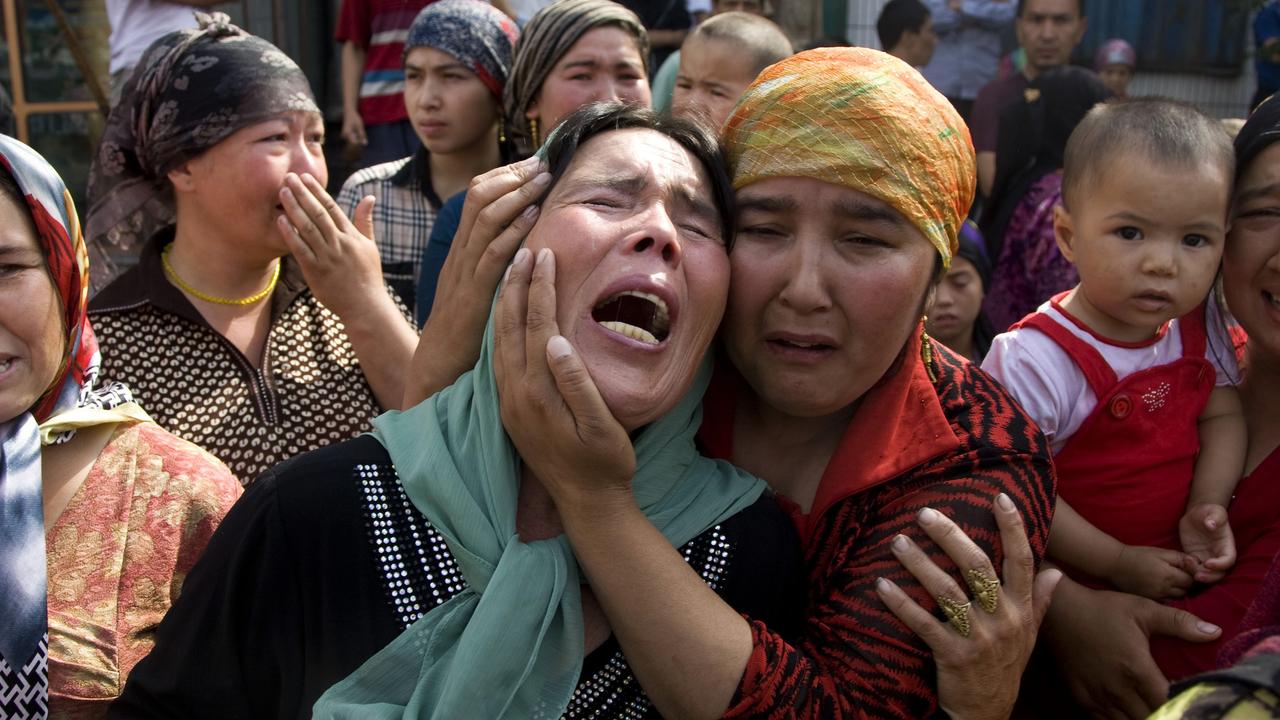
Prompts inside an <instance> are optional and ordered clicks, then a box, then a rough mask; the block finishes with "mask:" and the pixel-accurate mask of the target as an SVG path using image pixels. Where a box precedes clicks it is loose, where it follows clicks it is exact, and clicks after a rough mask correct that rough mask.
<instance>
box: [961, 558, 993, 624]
mask: <svg viewBox="0 0 1280 720" xmlns="http://www.w3.org/2000/svg"><path fill="white" fill-rule="evenodd" d="M964 579H965V580H966V581H967V582H968V583H969V589H970V590H972V591H973V599H974V600H977V601H978V607H980V608H982V609H983V610H985V611H986V612H987V614H988V615H991V614H994V613H995V611H996V608H997V607H998V606H999V605H1000V581H999V580H996V579H995V578H993V577H991V576H990V575H988V574H986V573H985V572H983V571H982V570H976V569H974V568H970V569H968V570H965V571H964Z"/></svg>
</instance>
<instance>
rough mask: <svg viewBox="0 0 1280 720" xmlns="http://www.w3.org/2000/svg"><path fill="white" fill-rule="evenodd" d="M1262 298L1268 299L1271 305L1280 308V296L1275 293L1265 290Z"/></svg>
mask: <svg viewBox="0 0 1280 720" xmlns="http://www.w3.org/2000/svg"><path fill="white" fill-rule="evenodd" d="M1262 298H1263V299H1264V300H1266V301H1267V303H1269V304H1270V305H1271V307H1273V308H1275V309H1277V310H1280V296H1277V295H1274V294H1272V293H1269V292H1267V291H1266V290H1263V291H1262Z"/></svg>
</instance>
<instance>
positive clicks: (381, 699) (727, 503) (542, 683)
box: [313, 315, 764, 719]
mask: <svg viewBox="0 0 1280 720" xmlns="http://www.w3.org/2000/svg"><path fill="white" fill-rule="evenodd" d="M492 357H493V318H492V315H491V316H490V321H489V327H488V328H487V329H486V330H485V338H484V346H483V348H482V350H481V353H480V361H479V362H478V363H476V366H475V369H473V370H472V371H471V372H469V373H467V374H465V375H463V376H462V377H461V378H459V380H458V381H457V382H456V383H454V384H453V385H452V386H450V387H449V388H447V389H445V390H443V391H441V392H440V393H438V394H436V395H434V396H432V397H431V398H429V399H427V400H426V401H424V402H423V403H421V404H420V405H418V406H417V407H414V408H413V409H411V410H408V411H406V412H389V413H386V414H385V415H382V416H381V417H379V418H378V419H376V420H374V423H373V424H374V428H375V429H374V432H373V435H374V437H376V438H377V439H378V441H379V442H381V443H382V444H383V445H384V446H385V447H386V448H387V451H388V453H389V454H390V455H391V459H392V462H393V463H394V464H395V467H396V472H397V474H398V475H399V476H400V482H401V484H402V485H403V486H404V489H405V492H406V493H407V494H408V496H409V499H410V500H412V501H413V504H414V506H415V507H417V508H418V510H419V511H420V512H422V513H423V514H424V515H426V516H427V519H428V520H430V521H431V524H432V525H433V526H435V529H436V530H438V531H439V532H440V534H441V535H443V536H444V538H445V540H446V541H447V542H448V544H449V549H450V550H451V551H452V552H453V555H454V558H455V560H456V561H457V563H458V568H459V569H460V570H461V571H462V574H463V576H465V577H466V579H467V585H468V587H467V589H466V590H464V591H463V592H461V593H459V594H458V595H456V596H454V597H453V598H451V599H450V600H448V601H447V602H445V603H444V604H442V605H439V606H437V607H436V608H434V609H432V610H431V611H430V612H428V613H427V614H426V615H425V616H423V617H422V618H421V619H419V620H418V621H417V622H415V623H414V624H413V625H411V626H410V627H409V628H408V629H407V630H405V631H404V632H403V633H401V634H400V636H399V637H397V638H396V639H395V640H393V641H392V642H391V643H390V644H389V645H387V646H386V647H384V648H383V649H382V650H380V651H378V653H377V654H376V655H374V656H373V657H372V658H370V659H369V660H368V661H366V662H365V663H364V665H362V666H360V668H359V669H357V670H356V671H355V672H354V673H353V674H352V675H351V676H350V677H348V678H346V679H345V680H343V681H342V682H340V683H338V684H337V685H334V686H333V687H331V688H329V690H328V691H327V692H325V694H324V695H323V696H322V697H321V698H320V699H319V700H318V701H317V702H316V705H315V707H314V709H313V710H314V716H315V717H317V718H325V719H327V718H450V719H452V718H521V719H523V718H558V717H560V715H561V714H562V713H563V712H564V710H565V708H566V707H568V704H569V699H570V696H571V695H572V693H573V690H574V687H575V686H576V685H577V682H578V677H579V675H580V674H581V672H582V657H583V630H582V607H581V604H580V601H581V598H580V596H579V585H580V580H579V577H578V566H577V563H576V561H575V560H574V558H573V554H572V551H571V550H570V548H569V544H568V541H567V540H566V539H565V538H564V536H560V537H556V538H551V539H547V540H538V541H535V542H531V543H525V542H521V541H520V539H519V538H518V537H517V536H516V529H515V525H516V493H517V487H518V483H519V463H518V459H519V458H518V457H517V455H516V452H515V448H514V447H513V446H512V445H511V441H510V440H509V439H508V438H507V435H506V432H505V431H504V430H503V427H502V419H501V417H499V414H498V391H497V385H496V382H495V379H494V374H493V364H492ZM710 377H711V362H710V359H709V358H708V359H706V360H704V361H703V363H702V365H701V366H700V367H699V369H698V374H697V377H696V378H695V380H694V382H693V386H692V387H691V388H690V389H689V392H688V393H687V394H686V395H685V397H684V398H683V399H682V400H681V401H680V403H679V404H678V405H677V406H676V407H675V408H674V409H673V410H671V411H670V412H668V413H667V414H666V415H664V416H662V417H661V418H659V419H658V420H657V421H655V422H654V423H652V424H651V425H649V426H647V427H646V428H644V429H643V430H642V431H641V432H640V435H639V437H638V439H637V440H636V441H635V451H636V468H637V469H636V476H635V478H634V480H633V481H632V492H633V493H634V495H635V498H636V502H637V504H639V506H640V508H641V510H643V511H644V513H645V515H646V516H647V517H648V518H649V520H650V521H651V522H652V523H653V524H654V526H656V527H657V528H658V530H660V531H661V532H662V533H663V535H665V536H666V538H667V540H669V541H670V542H671V544H672V545H673V546H676V547H679V546H681V545H683V544H685V543H687V542H689V541H690V540H692V539H693V538H695V537H697V536H698V535H699V534H701V533H702V532H703V531H705V530H706V529H707V528H710V527H712V526H714V525H716V524H717V523H719V522H721V521H723V520H725V519H726V518H728V517H730V516H732V515H734V514H736V513H737V512H739V511H740V510H742V509H743V508H746V507H747V506H749V505H750V504H751V503H753V502H755V500H756V499H757V498H758V497H759V496H760V493H761V491H762V490H763V488H764V483H763V482H762V481H760V480H758V479H756V478H754V477H752V476H750V475H748V474H747V473H745V472H743V471H741V470H738V469H737V468H735V467H733V466H732V465H730V464H728V463H726V462H723V461H717V460H711V459H709V458H705V457H702V456H701V455H699V454H698V452H697V450H696V449H695V447H694V433H695V432H696V431H697V429H698V425H699V423H700V422H701V419H702V409H701V403H702V394H703V392H704V391H705V390H706V387H707V383H708V382H709V381H710Z"/></svg>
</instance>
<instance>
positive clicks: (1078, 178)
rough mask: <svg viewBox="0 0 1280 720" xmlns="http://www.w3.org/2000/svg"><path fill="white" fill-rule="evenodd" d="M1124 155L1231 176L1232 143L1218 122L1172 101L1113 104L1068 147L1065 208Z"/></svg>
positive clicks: (1093, 114) (1093, 115)
mask: <svg viewBox="0 0 1280 720" xmlns="http://www.w3.org/2000/svg"><path fill="white" fill-rule="evenodd" d="M1128 153H1138V154H1139V155H1140V156H1142V157H1144V158H1147V159H1149V160H1151V161H1154V162H1162V163H1169V164H1177V165H1193V164H1195V163H1199V162H1205V161H1208V162H1212V163H1215V164H1216V165H1218V166H1219V167H1221V168H1222V169H1223V170H1224V171H1225V173H1224V177H1225V178H1226V180H1227V181H1228V182H1230V181H1231V179H1232V178H1233V177H1234V176H1235V164H1236V160H1235V152H1234V151H1233V150H1232V147H1231V137H1230V136H1229V135H1227V133H1226V132H1224V131H1223V129H1222V123H1221V122H1220V121H1218V120H1215V119H1214V118H1211V117H1209V116H1208V115H1205V114H1204V113H1203V112H1201V111H1200V110H1199V109H1197V108H1196V107H1195V106H1193V105H1188V104H1187V103H1183V102H1178V101H1176V100H1168V99H1165V98H1155V97H1152V98H1133V99H1129V100H1113V101H1111V102H1109V103H1106V104H1103V105H1099V106H1097V107H1095V108H1094V109H1092V110H1090V111H1089V113H1088V114H1087V115H1085V116H1084V119H1083V120H1081V121H1080V124H1079V125H1078V126H1076V129H1075V132H1073V133H1072V134H1071V139H1070V140H1068V141H1067V148H1066V152H1065V153H1064V162H1063V165H1062V198H1063V204H1064V205H1065V206H1066V208H1067V209H1068V210H1071V209H1072V205H1073V204H1074V201H1075V200H1076V199H1077V197H1078V195H1079V192H1080V190H1081V189H1082V188H1084V187H1087V186H1088V185H1090V184H1092V183H1093V182H1094V181H1095V180H1096V179H1097V178H1098V177H1099V176H1100V174H1101V173H1104V172H1106V169H1107V168H1108V167H1110V163H1113V162H1116V159H1117V158H1119V157H1121V156H1123V155H1125V154H1128Z"/></svg>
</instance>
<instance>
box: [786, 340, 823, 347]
mask: <svg viewBox="0 0 1280 720" xmlns="http://www.w3.org/2000/svg"><path fill="white" fill-rule="evenodd" d="M788 342H789V343H790V344H792V345H795V346H796V347H799V348H806V349H807V348H815V347H818V346H819V345H821V344H822V343H804V342H796V341H795V340H790V341H788Z"/></svg>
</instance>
